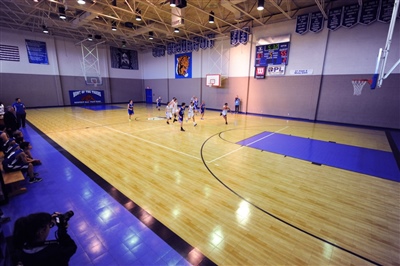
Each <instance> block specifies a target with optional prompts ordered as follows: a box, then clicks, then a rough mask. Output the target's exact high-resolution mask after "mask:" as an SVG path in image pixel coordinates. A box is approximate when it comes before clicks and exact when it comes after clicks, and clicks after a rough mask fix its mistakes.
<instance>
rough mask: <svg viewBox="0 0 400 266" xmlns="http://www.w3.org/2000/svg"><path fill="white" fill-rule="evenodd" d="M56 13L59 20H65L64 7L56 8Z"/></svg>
mask: <svg viewBox="0 0 400 266" xmlns="http://www.w3.org/2000/svg"><path fill="white" fill-rule="evenodd" d="M58 13H59V17H60V19H67V16H66V15H65V7H63V6H60V7H58Z"/></svg>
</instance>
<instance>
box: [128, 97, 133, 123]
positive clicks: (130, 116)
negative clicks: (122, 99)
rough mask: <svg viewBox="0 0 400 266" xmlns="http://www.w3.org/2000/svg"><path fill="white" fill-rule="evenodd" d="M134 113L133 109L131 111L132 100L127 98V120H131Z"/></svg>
mask: <svg viewBox="0 0 400 266" xmlns="http://www.w3.org/2000/svg"><path fill="white" fill-rule="evenodd" d="M133 114H134V111H133V101H132V100H129V103H128V116H129V121H132V115H133Z"/></svg>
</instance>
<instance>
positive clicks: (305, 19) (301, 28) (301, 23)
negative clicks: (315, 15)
mask: <svg viewBox="0 0 400 266" xmlns="http://www.w3.org/2000/svg"><path fill="white" fill-rule="evenodd" d="M309 22H310V14H304V15H299V16H297V20H296V33H298V34H301V35H303V34H304V33H306V32H308V24H309Z"/></svg>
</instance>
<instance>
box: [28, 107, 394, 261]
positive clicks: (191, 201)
mask: <svg viewBox="0 0 400 266" xmlns="http://www.w3.org/2000/svg"><path fill="white" fill-rule="evenodd" d="M115 106H117V105H115ZM118 106H120V107H121V109H113V110H103V111H93V110H89V109H84V108H80V107H72V108H70V107H65V108H43V109H30V110H29V112H28V117H27V118H28V120H29V122H30V123H32V124H33V125H34V126H35V127H37V128H38V129H40V130H41V131H42V132H44V133H45V134H46V135H47V136H49V137H50V138H51V139H53V140H54V141H55V142H56V143H58V144H59V145H60V146H62V147H63V148H64V149H66V150H67V151H68V152H69V153H71V154H72V155H73V156H75V157H76V158H77V159H79V160H80V161H81V162H83V163H84V164H86V165H87V166H89V167H90V168H91V169H92V170H93V171H95V172H96V173H97V174H99V175H100V176H102V177H103V178H104V179H105V180H107V181H108V182H109V183H111V184H112V185H113V186H114V187H115V188H116V189H118V190H119V191H121V192H122V193H123V194H125V195H126V196H127V197H128V198H130V199H132V200H133V201H134V202H135V203H137V204H138V205H139V206H141V207H142V208H143V209H145V210H146V211H147V212H149V213H150V214H151V215H152V216H153V217H154V218H156V219H157V220H159V221H160V222H161V223H163V224H164V225H166V226H167V227H168V228H170V229H171V230H172V231H174V232H175V233H176V234H178V235H179V236H180V237H182V238H183V239H184V240H186V241H187V242H188V243H189V244H191V245H192V246H194V247H197V248H198V249H199V250H200V251H201V252H202V253H203V254H204V255H206V256H207V257H208V258H209V259H211V260H212V261H213V262H215V263H216V264H218V265H262V264H264V265H368V264H381V265H399V264H400V255H399V250H400V183H399V182H394V181H390V180H387V179H383V178H378V177H374V176H369V175H366V174H361V173H357V172H352V171H348V170H343V169H340V168H335V167H331V166H327V165H317V164H312V163H311V162H310V161H307V160H300V159H296V158H293V157H290V156H284V155H282V154H277V153H272V152H268V151H261V150H258V149H254V148H250V147H247V146H241V145H238V144H236V143H237V142H238V141H241V140H244V139H246V138H249V137H252V136H254V135H257V134H259V133H262V132H265V131H267V132H272V133H280V134H285V135H291V136H298V137H303V138H310V139H313V140H321V141H332V142H337V143H341V144H345V145H350V146H355V147H363V148H369V149H374V150H380V151H387V152H391V148H390V145H389V143H388V140H387V137H386V135H385V132H384V131H381V130H371V129H363V128H355V127H343V126H337V125H328V124H314V123H308V122H301V121H294V120H283V119H274V118H267V117H261V116H250V115H243V114H236V115H235V114H229V115H228V122H229V124H228V125H225V123H224V121H223V118H222V117H220V116H219V112H216V111H210V110H206V114H205V119H204V120H200V116H196V119H197V124H198V125H197V126H196V127H194V126H193V124H192V122H185V123H184V128H185V129H186V132H181V131H180V129H179V125H178V123H174V124H172V123H171V125H167V124H166V122H165V120H164V119H162V117H163V116H164V111H157V110H156V109H155V108H154V105H153V106H152V107H149V106H146V105H145V104H137V105H135V114H134V118H135V119H134V120H133V121H131V122H130V121H128V114H127V111H126V105H118ZM339 159H340V158H339ZM359 160H363V156H362V154H360V156H359Z"/></svg>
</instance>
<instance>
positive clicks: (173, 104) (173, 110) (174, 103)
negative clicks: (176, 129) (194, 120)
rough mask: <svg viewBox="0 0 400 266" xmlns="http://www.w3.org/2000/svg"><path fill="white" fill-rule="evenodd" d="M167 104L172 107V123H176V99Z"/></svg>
mask: <svg viewBox="0 0 400 266" xmlns="http://www.w3.org/2000/svg"><path fill="white" fill-rule="evenodd" d="M169 104H170V105H171V106H172V114H173V115H174V120H173V121H172V122H173V123H175V122H176V121H178V120H177V119H176V114H177V113H178V99H176V98H175V97H173V98H172V101H171V102H170V103H169Z"/></svg>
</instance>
